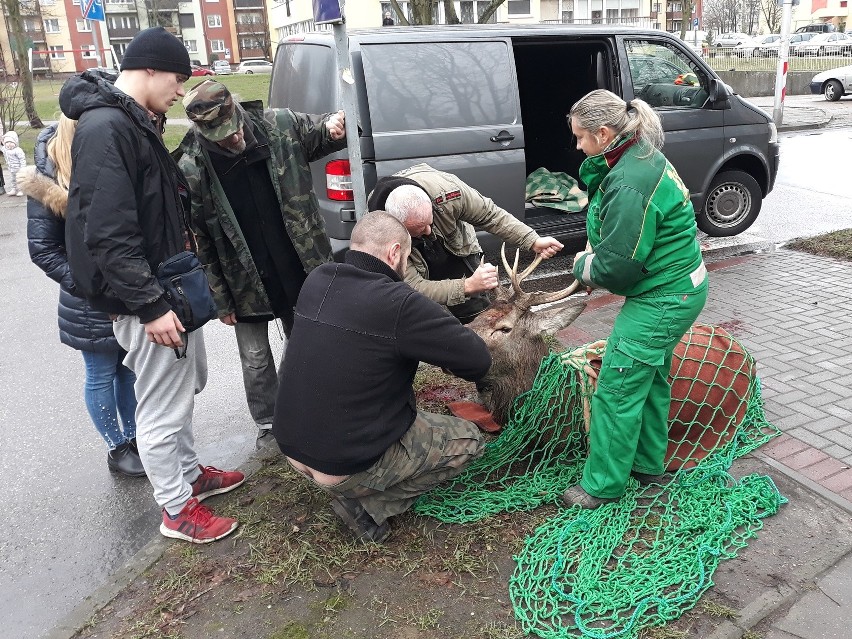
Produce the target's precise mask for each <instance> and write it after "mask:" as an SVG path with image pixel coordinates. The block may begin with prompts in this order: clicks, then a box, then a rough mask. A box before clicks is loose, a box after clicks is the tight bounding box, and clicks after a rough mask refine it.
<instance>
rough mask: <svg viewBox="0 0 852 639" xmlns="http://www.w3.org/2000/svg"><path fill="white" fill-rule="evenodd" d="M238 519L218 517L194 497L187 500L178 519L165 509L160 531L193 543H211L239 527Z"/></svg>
mask: <svg viewBox="0 0 852 639" xmlns="http://www.w3.org/2000/svg"><path fill="white" fill-rule="evenodd" d="M238 525H239V524H238V522H237V520H236V519H231V518H229V517H217V516H216V515H214V514H213V511H211V510H210V509H209V508H208V507H207V506H202V505H201V504H199V503H198V500H197V499H195V498H194V497H193V498H192V499H190V500H189V501H188V502H186V506H184V507H183V510H181V511H180V514H179V515H178V516H177V518H176V519H172V518H171V517H169V515H168V513H167V512H166V511H165V510H163V523H162V524H160V532H161V533H162V534H163V535H164V536H166V537H172V538H174V539H183V540H184V541H188V542H190V543H193V544H209V543H210V542H211V541H216V540H217V539H222V537H227V536H228V535H230V534H231V533H232V532H234V531H235V530H236V529H237V526H238Z"/></svg>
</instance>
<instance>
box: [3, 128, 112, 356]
mask: <svg viewBox="0 0 852 639" xmlns="http://www.w3.org/2000/svg"><path fill="white" fill-rule="evenodd" d="M55 132H56V125H54V126H50V127H48V128H46V129H44V130H43V131H42V132H41V133H39V136H38V140H37V141H36V147H35V166H27V167H25V168H23V169H21V171H19V172H18V188H20V189H21V190H22V191H23V192H24V193H25V194H26V195H27V196H29V197H28V198H27V244H28V246H29V250H30V258H31V259H32V261H33V263H34V264H35V265H36V266H38V267H39V268H40V269H41V270H42V271H44V272H45V273H47V276H48V277H49V278H50V279H52V280H54V281H56V282H58V283H59V339H60V341H61V342H62V343H63V344H67V345H68V346H70V347H71V348H76V349H77V350H78V351H90V352H95V353H106V352H118V351H120V350H121V347H120V346H119V345H118V342H117V341H116V339H115V336H114V335H113V333H112V321H110V319H109V317H108V316H107V314H106V313H100V312H98V311H96V310H94V309H93V308H92V307H91V306H89V304H88V302H86V300H85V299H83V298H80V297H75V296H74V290H75V286H74V280H73V279H72V278H71V267H69V266H68V256H67V255H66V254H65V205H66V204H67V201H68V191H66V190H65V189H63V188H62V187H61V186H59V185H58V184H57V183H56V182H55V181H54V180H55V177H56V172H55V167H54V166H53V162H52V161H51V160H50V158H48V157H47V143H48V142H49V141H50V139H51V138H52V137H53V135H54V133H55Z"/></svg>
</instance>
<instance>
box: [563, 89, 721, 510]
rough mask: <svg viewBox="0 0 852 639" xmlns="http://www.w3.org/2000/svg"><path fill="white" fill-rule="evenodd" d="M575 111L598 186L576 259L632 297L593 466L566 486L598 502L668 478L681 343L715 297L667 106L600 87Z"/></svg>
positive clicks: (599, 397) (597, 397) (596, 278)
mask: <svg viewBox="0 0 852 639" xmlns="http://www.w3.org/2000/svg"><path fill="white" fill-rule="evenodd" d="M568 117H569V120H570V125H571V131H572V132H573V134H574V136H575V137H576V138H577V149H578V150H580V151H583V152H584V153H585V154H586V155H587V156H588V157H586V159H585V160H584V161H583V163H582V165H581V166H580V179H581V180H583V182H585V183H586V185H587V187H588V191H589V208H588V213H587V217H586V232H587V234H588V238H589V242H588V244H587V245H586V250H585V251H582V252H581V253H578V254H577V255H576V257H575V258H574V277H575V278H576V279H577V280H579V281H580V282H581V283H582V284H583V285H585V286H587V287H591V288H604V289H608V290H609V291H611V292H613V293H615V294H617V295H623V296H624V297H625V298H626V299H625V301H624V305H623V306H622V308H621V311H620V312H619V314H618V316H617V317H616V318H615V324H614V326H613V329H612V333H611V335H610V337H609V339H608V340H607V345H606V351H605V353H604V357H603V363H602V366H601V371H600V374H599V376H598V384H597V390H596V391H595V394H594V396H593V397H592V404H591V406H592V410H591V426H590V429H589V456H588V458H587V460H586V463H585V466H584V468H583V476H582V479H581V480H580V483H579V484H578V485H576V486H573V487H571V488H569V489H568V490H566V491H565V494H564V495H563V497H562V499H563V501H564V502H565V504H566V505H568V506H574V505H579V506H581V507H582V508H597V507H598V506H600V505H601V504H604V503H606V502H610V501H615V500H616V499H618V498H620V497H621V496H622V495H623V494H624V491H625V488H626V486H627V482H628V480H629V478H630V476H631V475H633V477H635V478H636V479H637V480H638V481H639V482H640V483H642V484H644V483H651V482H654V481H659V480H660V479H661V475H662V474H663V472H664V470H665V469H664V458H665V453H666V447H667V445H668V414H669V404H670V403H671V386H670V385H669V382H668V374H669V369H670V367H671V361H672V353H673V352H674V348H675V345H676V344H677V343H678V341H680V338H681V337H682V336H683V334H684V333H685V332H686V331H687V330H688V329H689V327H690V326H691V325H692V323H693V322H694V321H695V319H696V318H697V317H698V314H699V313H700V312H701V309H702V308H703V307H704V303H705V302H706V300H707V269H706V268H705V266H704V261H703V259H702V257H701V248H700V247H699V245H698V240H697V238H696V233H697V227H696V224H695V211H694V210H693V208H692V203H691V202H690V199H689V190H688V189H687V188H686V186H684V184H683V182H682V181H681V179H680V177H679V176H678V174H677V171H675V169H674V167H673V166H672V165H671V164H669V162H668V161H667V160H666V158H665V156H664V155H663V154H662V153H661V152H660V148H662V146H663V137H664V136H663V128H662V125H661V123H660V118H659V116H658V115H657V114H656V112H655V111H654V110H653V109H652V108H651V107H650V106H649V105H648V104H647V103H645V102H643V101H642V100H639V99H635V100H630V101H628V102H625V101H624V100H623V99H622V98H620V97H619V96H617V95H615V94H614V93H611V92H609V91H604V90H596V91H592V92H591V93H589V94H587V95H586V96H584V97H583V98H581V99H580V100H579V101H578V102H577V103H576V104H575V105H574V106H573V107H571V112H570V113H569V115H568Z"/></svg>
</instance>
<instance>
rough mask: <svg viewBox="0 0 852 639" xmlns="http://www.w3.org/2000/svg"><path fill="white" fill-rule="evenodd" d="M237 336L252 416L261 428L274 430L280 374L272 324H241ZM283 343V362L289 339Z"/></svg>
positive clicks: (247, 399)
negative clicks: (273, 418)
mask: <svg viewBox="0 0 852 639" xmlns="http://www.w3.org/2000/svg"><path fill="white" fill-rule="evenodd" d="M234 332H235V334H236V337H237V348H239V351H240V363H241V364H242V368H243V385H244V386H245V389H246V402H247V403H248V408H249V413H251V418H252V419H253V420H254V423H255V424H257V426H258V428H271V427H272V415H273V413H274V412H275V399H276V397H278V373H276V371H275V359H274V357H273V355H272V348H271V347H270V345H269V322H237V323H236V324H234ZM283 340H284V346H283V349H284V350H283V351H282V354H281V358H282V360H283V358H284V353H286V351H287V338H286V337H284V338H283ZM279 371H280V369H279Z"/></svg>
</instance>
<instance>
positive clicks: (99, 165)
mask: <svg viewBox="0 0 852 639" xmlns="http://www.w3.org/2000/svg"><path fill="white" fill-rule="evenodd" d="M110 80H111V78H110V77H109V76H106V75H104V74H100V73H98V72H92V71H85V72H83V73H82V74H81V75H79V76H74V77H73V78H70V79H69V80H67V81H66V82H65V84H64V85H63V87H62V91H61V92H60V94H59V106H60V108H61V109H62V112H63V113H64V114H65V115H66V116H68V117H69V118H72V119H75V120H78V124H77V131H76V133H75V135H74V143H73V144H72V146H71V154H72V158H73V162H74V168H73V171H72V175H71V185H70V187H69V189H68V212H67V216H66V220H67V223H66V226H65V240H66V242H65V243H66V248H67V250H68V261H69V263H70V264H71V273H72V275H73V277H74V283H75V284H76V285H77V288H78V290H79V291H80V292H81V293H82V294H83V295H84V296H85V297H86V298H87V299H88V300H89V302H90V303H91V305H92V307H93V308H95V309H97V310H99V311H105V312H107V313H116V314H125V315H126V314H130V315H137V316H139V319H140V320H141V321H142V322H150V321H151V320H154V319H157V318H158V317H160V316H162V315H165V314H166V313H167V312H168V311H169V310H170V307H169V304H168V303H167V302H166V300H165V299H164V298H163V289H162V287H161V286H160V284H159V283H158V282H157V279H156V277H155V273H156V271H157V267H158V266H159V264H160V263H161V262H163V261H164V260H165V259H167V258H169V257H171V256H173V255H176V254H177V253H180V252H181V251H183V250H184V249H185V247H186V244H185V241H186V236H185V231H186V229H187V228H188V225H187V219H188V218H187V214H186V209H185V208H184V206H185V205H184V202H183V201H184V200H186V198H187V194H188V193H189V189H188V187H187V185H186V181H185V179H184V178H183V175H181V173H180V170H179V169H178V167H177V164H175V162H174V160H173V159H172V158H171V156H170V155H169V153H168V151H167V150H166V147H165V146H163V143H162V140H161V138H160V134H159V132H158V131H157V129H156V128H155V126H154V123H153V122H152V120H151V118H150V116H149V115H148V112H147V111H146V110H145V109H143V108H142V107H141V106H140V105H139V104H138V103H137V102H136V101H135V100H134V99H133V98H131V97H130V96H128V95H127V94H125V93H122V92H121V91H119V90H118V89H116V88H115V87H114V86H113V84H112V82H111V81H110Z"/></svg>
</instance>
